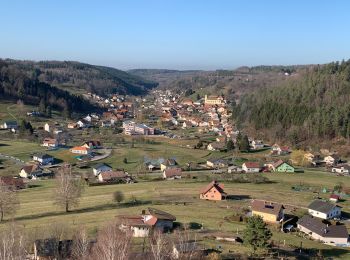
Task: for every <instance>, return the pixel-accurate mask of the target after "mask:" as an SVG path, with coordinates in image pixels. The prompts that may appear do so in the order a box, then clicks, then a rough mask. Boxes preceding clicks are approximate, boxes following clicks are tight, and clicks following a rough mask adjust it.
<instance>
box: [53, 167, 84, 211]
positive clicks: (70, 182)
mask: <svg viewBox="0 0 350 260" xmlns="http://www.w3.org/2000/svg"><path fill="white" fill-rule="evenodd" d="M82 188H83V186H82V182H81V179H80V178H79V179H78V178H75V177H74V176H73V175H72V171H71V166H70V165H65V166H63V167H61V169H60V170H59V171H58V173H57V176H56V189H55V204H57V205H59V206H61V207H63V208H64V209H65V211H66V212H68V211H69V210H70V209H71V208H72V207H75V206H77V205H78V204H79V198H80V196H81V192H82Z"/></svg>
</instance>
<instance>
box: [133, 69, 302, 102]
mask: <svg viewBox="0 0 350 260" xmlns="http://www.w3.org/2000/svg"><path fill="white" fill-rule="evenodd" d="M303 68H305V66H257V67H251V68H250V67H240V68H237V69H235V70H216V71H200V70H197V71H196V70H188V71H186V70H185V71H181V70H161V69H137V70H130V71H128V72H129V73H131V74H133V75H137V76H141V77H143V78H146V79H149V80H153V81H157V82H159V88H162V89H173V90H179V91H186V90H188V89H192V90H194V91H196V92H197V93H198V94H200V95H203V94H211V93H221V94H224V95H225V96H226V97H227V98H228V99H231V100H238V99H239V97H240V96H242V95H243V94H245V93H249V92H251V91H254V90H255V89H259V88H262V87H274V86H276V85H278V84H280V83H281V82H284V81H285V80H287V79H288V78H290V77H291V76H290V75H292V77H293V78H295V77H298V71H299V70H302V69H303ZM286 73H287V74H286Z"/></svg>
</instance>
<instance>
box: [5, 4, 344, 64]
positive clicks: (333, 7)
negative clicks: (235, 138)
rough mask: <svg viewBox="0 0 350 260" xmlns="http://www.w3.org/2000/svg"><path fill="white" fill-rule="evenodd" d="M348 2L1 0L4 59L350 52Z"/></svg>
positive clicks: (238, 58) (96, 60)
mask: <svg viewBox="0 0 350 260" xmlns="http://www.w3.org/2000/svg"><path fill="white" fill-rule="evenodd" d="M349 12H350V1H347V0H343V1H341V0H333V1H331V0H328V1H326V0H286V1H282V0H255V1H253V0H251V1H250V0H241V1H239V0H236V1H235V0H231V1H230V0H216V1H214V0H211V1H210V0H172V1H171V0H147V1H146V0H138V1H137V0H124V1H117V0H115V1H107V0H105V1H104V0H100V1H98V0H96V1H89V0H59V1H49V0H31V1H28V0H22V1H19V0H11V1H7V0H0V24H1V37H0V57H2V58H14V59H33V60H76V61H81V62H87V63H91V64H99V65H107V66H112V67H116V68H120V69H130V68H170V69H232V68H236V67H238V66H242V65H248V66H252V65H261V64H266V65H271V64H310V63H326V62H330V61H334V60H341V59H349V58H350V33H349V30H350V19H349Z"/></svg>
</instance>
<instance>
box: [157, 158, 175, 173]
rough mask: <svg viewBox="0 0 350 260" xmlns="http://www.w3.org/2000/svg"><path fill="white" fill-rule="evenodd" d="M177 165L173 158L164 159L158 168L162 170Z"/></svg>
mask: <svg viewBox="0 0 350 260" xmlns="http://www.w3.org/2000/svg"><path fill="white" fill-rule="evenodd" d="M177 165H178V163H177V161H176V160H175V159H173V158H170V159H166V160H164V161H163V162H161V164H160V169H161V170H162V171H164V170H165V169H167V168H171V167H176V166H177Z"/></svg>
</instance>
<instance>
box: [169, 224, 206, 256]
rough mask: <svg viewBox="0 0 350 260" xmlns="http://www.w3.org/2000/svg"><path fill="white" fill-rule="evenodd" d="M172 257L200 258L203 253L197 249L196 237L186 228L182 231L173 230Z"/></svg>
mask: <svg viewBox="0 0 350 260" xmlns="http://www.w3.org/2000/svg"><path fill="white" fill-rule="evenodd" d="M173 248H175V249H176V250H174V251H173V254H172V258H174V259H184V260H185V259H202V258H203V254H202V252H201V251H200V250H199V246H198V244H197V238H196V236H195V235H192V234H191V233H190V232H189V230H188V229H185V230H184V231H175V233H174V239H173Z"/></svg>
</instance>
